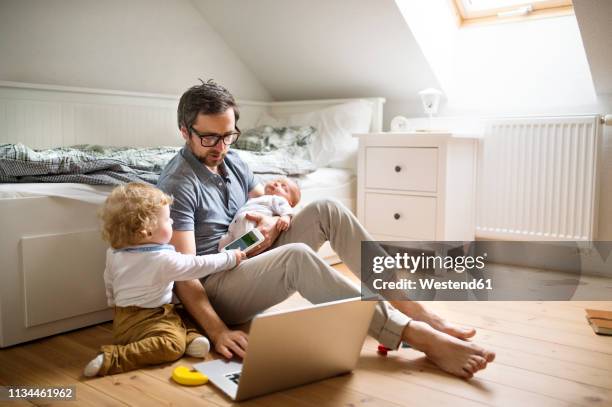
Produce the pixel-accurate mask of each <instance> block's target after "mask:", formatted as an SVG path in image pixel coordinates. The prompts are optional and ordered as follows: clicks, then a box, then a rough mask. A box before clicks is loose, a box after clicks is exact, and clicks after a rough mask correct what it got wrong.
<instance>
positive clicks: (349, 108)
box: [287, 100, 373, 169]
mask: <svg viewBox="0 0 612 407" xmlns="http://www.w3.org/2000/svg"><path fill="white" fill-rule="evenodd" d="M372 109H373V107H372V103H371V102H368V101H367V100H357V101H354V102H348V103H344V104H341V105H336V106H331V107H328V108H325V109H322V110H317V111H314V112H308V113H298V114H293V115H291V116H289V118H288V120H287V122H288V124H289V126H313V127H314V128H316V129H317V133H316V136H315V138H314V140H313V142H312V143H311V144H310V148H309V150H310V156H311V158H312V161H313V162H314V163H315V164H316V165H317V166H318V167H325V166H330V167H334V168H352V169H354V168H356V164H357V147H358V140H357V139H355V138H354V137H352V135H353V134H354V133H367V132H369V131H370V123H371V122H372Z"/></svg>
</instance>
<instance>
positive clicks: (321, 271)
mask: <svg viewBox="0 0 612 407" xmlns="http://www.w3.org/2000/svg"><path fill="white" fill-rule="evenodd" d="M328 240H329V242H330V243H331V247H332V248H333V249H334V251H335V252H336V253H337V254H338V255H339V256H340V258H341V259H342V261H343V262H344V263H345V264H346V265H347V266H348V267H349V269H350V270H351V271H352V272H353V273H355V274H356V275H357V276H358V277H360V272H361V241H365V240H372V238H371V236H370V235H369V234H368V233H367V232H366V230H365V229H364V228H363V226H361V224H360V223H359V221H358V220H357V218H355V216H354V215H353V214H352V213H351V212H350V211H349V210H348V209H347V208H346V207H345V206H343V205H342V204H341V203H340V202H338V201H335V200H332V199H322V200H318V201H316V202H313V203H311V204H309V205H307V206H306V207H305V208H304V209H302V210H301V211H300V212H298V213H297V214H296V215H295V217H294V218H293V219H292V221H291V227H290V228H289V230H287V231H285V232H283V233H282V234H281V235H280V236H279V238H278V240H277V241H276V242H275V244H274V246H273V248H272V249H270V250H268V251H267V252H265V253H262V254H260V255H258V256H256V257H254V258H252V259H248V260H246V261H243V262H242V263H240V265H239V266H238V267H236V268H235V269H233V270H229V271H225V272H222V273H216V274H213V275H211V276H209V277H206V278H205V279H203V280H202V284H203V285H204V288H205V289H206V293H207V294H208V296H209V299H210V301H211V304H212V305H213V307H214V308H215V310H216V311H217V313H218V314H219V316H220V317H221V319H223V320H224V321H225V322H226V323H228V324H241V323H244V322H247V321H249V320H251V319H252V318H253V317H254V316H255V315H256V314H258V313H260V312H262V311H264V310H266V309H267V308H269V307H271V306H273V305H276V304H278V303H280V302H281V301H283V300H285V299H286V298H288V297H289V296H290V295H291V294H293V293H294V292H296V291H297V292H299V293H300V294H301V295H302V296H303V297H304V298H306V299H307V300H309V301H310V302H312V303H314V304H317V303H322V302H328V301H335V300H340V299H345V298H351V297H357V296H360V295H361V292H360V287H359V285H356V284H354V283H353V282H352V281H350V280H349V279H347V278H346V277H344V276H343V275H342V274H341V273H340V272H339V271H337V270H335V269H334V268H332V267H330V266H329V265H328V264H327V263H326V262H325V261H323V260H322V259H321V258H320V257H319V256H318V255H317V254H316V251H317V250H318V249H319V248H320V247H321V245H323V243H325V241H328ZM380 250H381V255H385V253H384V251H383V249H382V248H381V249H380ZM363 277H364V278H366V279H367V278H368V276H363ZM409 321H410V318H409V317H407V316H406V315H404V314H402V313H401V312H399V311H398V310H396V309H395V308H393V307H391V306H390V305H389V304H388V303H386V302H382V301H381V302H379V303H378V305H377V307H376V311H375V314H374V318H373V319H372V322H371V324H370V329H369V334H370V335H371V336H373V337H374V338H376V339H378V341H379V342H380V343H382V344H383V345H385V346H386V347H388V348H390V349H397V347H398V346H399V343H400V341H401V334H402V331H403V330H404V328H405V326H406V325H407V324H408V322H409Z"/></svg>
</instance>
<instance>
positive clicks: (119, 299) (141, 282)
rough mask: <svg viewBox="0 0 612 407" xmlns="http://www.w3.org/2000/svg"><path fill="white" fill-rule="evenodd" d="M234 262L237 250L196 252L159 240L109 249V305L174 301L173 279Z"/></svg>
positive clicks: (205, 272) (106, 277) (151, 305)
mask: <svg viewBox="0 0 612 407" xmlns="http://www.w3.org/2000/svg"><path fill="white" fill-rule="evenodd" d="M235 265H236V254H235V252H234V251H230V252H224V253H218V254H207V255H204V256H196V255H189V254H182V253H179V252H177V251H176V250H175V249H174V246H171V245H158V244H147V245H140V246H132V247H127V248H124V249H118V250H115V249H108V250H107V252H106V269H105V270H104V283H105V285H106V297H107V299H108V305H109V306H111V307H112V306H115V305H116V306H119V307H127V306H131V305H135V306H138V307H142V308H155V307H161V306H162V305H164V304H169V303H170V302H171V301H172V287H173V286H174V281H186V280H193V279H195V278H202V277H205V276H208V275H210V274H213V273H218V272H220V271H225V270H229V269H231V268H232V267H234V266H235Z"/></svg>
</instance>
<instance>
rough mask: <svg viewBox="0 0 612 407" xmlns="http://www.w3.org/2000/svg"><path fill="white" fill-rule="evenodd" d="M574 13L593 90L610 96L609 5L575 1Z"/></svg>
mask: <svg viewBox="0 0 612 407" xmlns="http://www.w3.org/2000/svg"><path fill="white" fill-rule="evenodd" d="M574 10H575V13H576V19H577V20H578V26H579V27H580V34H581V35H582V42H583V44H584V49H585V51H586V54H587V59H588V61H589V66H590V67H591V75H592V76H593V83H594V85H595V90H596V91H597V93H598V94H604V93H612V1H611V0H574Z"/></svg>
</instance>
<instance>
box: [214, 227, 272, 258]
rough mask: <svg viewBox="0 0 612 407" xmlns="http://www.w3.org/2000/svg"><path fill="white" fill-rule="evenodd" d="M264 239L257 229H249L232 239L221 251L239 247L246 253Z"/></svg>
mask: <svg viewBox="0 0 612 407" xmlns="http://www.w3.org/2000/svg"><path fill="white" fill-rule="evenodd" d="M264 240H265V239H264V237H263V235H262V234H261V232H260V231H259V229H251V230H249V231H248V232H246V233H245V234H244V235H242V236H240V237H239V238H238V239H236V240H234V241H233V242H232V243H230V244H228V245H227V246H225V247H224V248H223V250H222V251H227V250H236V249H240V250H242V251H243V252H245V253H248V252H249V251H251V250H252V249H254V248H255V247H256V246H257V245H258V244H260V243H261V242H263V241H264Z"/></svg>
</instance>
